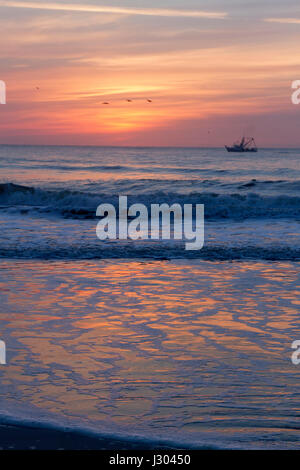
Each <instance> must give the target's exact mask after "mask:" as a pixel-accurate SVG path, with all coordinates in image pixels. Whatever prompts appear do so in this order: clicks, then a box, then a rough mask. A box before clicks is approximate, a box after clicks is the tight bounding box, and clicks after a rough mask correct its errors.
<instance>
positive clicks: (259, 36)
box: [0, 0, 300, 147]
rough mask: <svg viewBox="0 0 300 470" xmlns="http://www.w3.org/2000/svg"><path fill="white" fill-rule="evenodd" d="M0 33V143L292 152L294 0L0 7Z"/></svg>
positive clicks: (142, 0) (298, 65)
mask: <svg viewBox="0 0 300 470" xmlns="http://www.w3.org/2000/svg"><path fill="white" fill-rule="evenodd" d="M0 28H1V45H0V80H3V81H5V83H6V87H7V104H6V105H0V143H9V144H45V145H48V144H57V145H61V144H66V145H125V146H127V145H128V146H130V145H133V146H210V147H214V146H223V145H224V144H231V143H232V141H233V140H236V139H237V138H239V137H240V136H241V135H243V134H245V135H247V136H254V137H255V139H256V141H257V144H258V145H259V146H261V147H287V146H289V147H293V146H294V147H297V146H298V147H300V105H299V106H296V105H293V104H292V101H291V94H292V89H291V84H292V82H293V81H294V80H297V79H300V3H299V1H298V0H297V1H295V0H286V1H285V2H283V1H282V0H281V1H279V0H272V1H270V0H261V1H258V0H257V1H256V0H248V1H246V0H184V1H183V0H181V1H179V0H160V1H158V0H151V1H148V0H113V1H111V0H107V1H106V0H101V1H100V0H88V1H83V0H71V1H69V0H63V1H52V2H49V1H47V0H40V1H27V0H24V1H13V0H7V1H2V0H0ZM128 100H131V101H128ZM148 100H151V102H149V101H148ZM105 102H107V103H109V104H103V103H105Z"/></svg>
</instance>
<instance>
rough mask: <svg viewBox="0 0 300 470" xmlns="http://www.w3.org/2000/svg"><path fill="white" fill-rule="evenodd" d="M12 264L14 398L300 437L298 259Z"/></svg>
mask: <svg viewBox="0 0 300 470" xmlns="http://www.w3.org/2000/svg"><path fill="white" fill-rule="evenodd" d="M1 268H2V269H1V271H2V280H1V283H0V295H1V298H2V301H1V313H0V319H1V335H2V337H3V338H4V339H5V340H6V343H7V349H8V353H7V354H8V366H7V367H5V368H3V369H1V371H0V373H1V383H2V388H3V389H4V395H3V398H2V401H1V409H3V408H4V409H6V410H8V409H10V408H12V409H14V406H15V404H16V403H18V405H20V404H22V406H23V407H24V410H23V413H25V412H26V410H28V413H29V416H34V415H36V416H38V415H42V416H44V417H45V416H46V417H47V416H52V417H55V418H53V419H59V420H61V422H69V423H70V422H71V423H72V422H74V423H75V422H76V423H77V424H78V419H79V420H80V424H81V425H82V426H86V427H91V428H94V429H97V430H99V431H106V432H121V433H124V434H132V433H133V432H134V433H136V434H140V435H145V436H149V437H151V436H152V437H153V436H155V437H158V436H161V437H166V438H170V439H174V440H176V439H177V440H181V441H183V440H184V439H185V440H187V441H188V442H196V443H198V444H202V443H208V444H215V445H220V446H237V447H242V446H243V445H245V446H246V447H247V448H249V447H251V446H252V447H259V446H260V445H261V446H266V445H267V444H266V442H267V443H268V442H269V443H270V446H276V444H277V445H278V446H279V447H281V448H282V447H284V446H286V447H289V448H293V447H296V446H297V445H298V442H299V436H298V433H297V427H298V424H297V420H298V414H299V406H298V402H299V391H298V389H297V379H299V371H300V369H299V368H297V367H295V366H294V365H293V364H292V363H291V360H290V356H291V350H290V345H291V342H292V341H293V340H295V339H300V331H299V330H300V328H299V320H298V312H299V308H298V305H299V265H297V264H296V263H294V264H293V263H275V264H269V263H259V262H249V263H245V262H243V263H226V262H223V263H222V262H220V263H216V262H214V263H209V262H201V261H195V262H191V261H189V262H188V263H187V262H185V261H176V262H166V261H155V262H139V261H130V262H129V261H109V262H106V261H97V262H93V261H91V262H89V261H80V262H78V261H77V262H70V261H68V262H36V261H35V262H33V263H31V262H28V261H27V262H22V261H17V262H15V261H14V262H12V261H2V262H1Z"/></svg>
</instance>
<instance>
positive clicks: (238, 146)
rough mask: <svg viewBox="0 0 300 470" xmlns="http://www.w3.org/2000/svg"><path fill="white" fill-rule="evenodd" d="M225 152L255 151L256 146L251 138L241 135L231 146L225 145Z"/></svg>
mask: <svg viewBox="0 0 300 470" xmlns="http://www.w3.org/2000/svg"><path fill="white" fill-rule="evenodd" d="M225 148H226V150H227V152H257V146H256V143H255V141H254V139H253V137H251V138H246V137H243V138H242V139H241V141H240V142H235V143H234V144H233V146H232V147H229V146H227V145H225Z"/></svg>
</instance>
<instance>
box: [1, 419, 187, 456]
mask: <svg viewBox="0 0 300 470" xmlns="http://www.w3.org/2000/svg"><path fill="white" fill-rule="evenodd" d="M157 449H158V450H159V449H165V450H167V449H176V450H179V449H189V447H188V446H172V445H171V444H169V445H167V444H166V443H159V442H153V443H151V442H150V441H148V442H146V441H142V440H141V439H134V438H133V439H129V438H124V439H122V438H116V437H107V436H105V437H104V436H103V437H101V436H89V435H87V434H85V433H81V432H80V431H69V430H66V431H65V430H60V429H51V428H42V427H41V428H40V427H35V426H19V425H16V424H0V450H157Z"/></svg>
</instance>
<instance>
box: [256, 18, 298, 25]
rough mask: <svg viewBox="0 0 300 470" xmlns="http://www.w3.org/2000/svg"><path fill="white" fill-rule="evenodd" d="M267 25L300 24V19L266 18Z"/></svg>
mask: <svg viewBox="0 0 300 470" xmlns="http://www.w3.org/2000/svg"><path fill="white" fill-rule="evenodd" d="M264 21H265V22H266V23H282V24H300V18H265V19H264Z"/></svg>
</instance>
